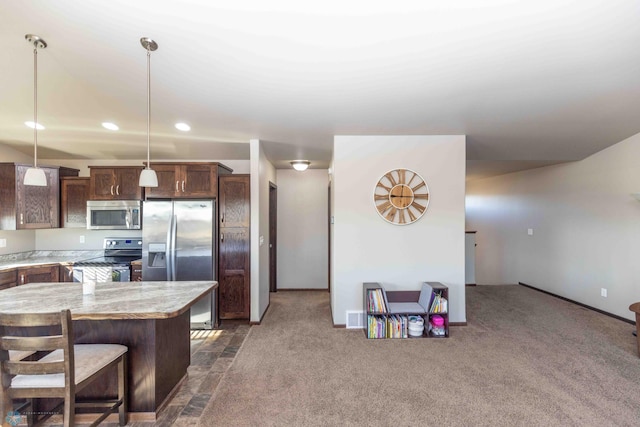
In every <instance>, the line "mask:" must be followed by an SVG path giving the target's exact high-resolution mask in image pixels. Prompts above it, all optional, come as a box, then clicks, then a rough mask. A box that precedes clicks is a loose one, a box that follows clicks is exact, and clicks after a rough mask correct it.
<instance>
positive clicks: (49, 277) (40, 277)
mask: <svg viewBox="0 0 640 427" xmlns="http://www.w3.org/2000/svg"><path fill="white" fill-rule="evenodd" d="M59 269H60V266H59V265H58V264H56V265H50V266H39V267H23V268H19V269H18V285H26V284H27V283H35V282H47V283H52V282H58V281H59V280H58V278H59V276H60V270H59Z"/></svg>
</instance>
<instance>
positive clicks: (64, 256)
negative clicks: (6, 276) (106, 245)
mask: <svg viewBox="0 0 640 427" xmlns="http://www.w3.org/2000/svg"><path fill="white" fill-rule="evenodd" d="M103 254H104V251H97V250H96V251H29V252H18V253H14V254H6V255H0V271H4V270H11V269H13V268H23V267H35V266H41V265H51V264H60V265H70V264H73V263H75V262H78V261H84V260H87V259H91V258H98V257H101V256H102V255H103Z"/></svg>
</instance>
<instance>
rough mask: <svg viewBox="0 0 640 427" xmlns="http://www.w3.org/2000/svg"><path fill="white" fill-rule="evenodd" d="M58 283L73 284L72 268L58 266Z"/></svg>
mask: <svg viewBox="0 0 640 427" xmlns="http://www.w3.org/2000/svg"><path fill="white" fill-rule="evenodd" d="M58 281H60V282H73V266H72V265H60V266H59V267H58Z"/></svg>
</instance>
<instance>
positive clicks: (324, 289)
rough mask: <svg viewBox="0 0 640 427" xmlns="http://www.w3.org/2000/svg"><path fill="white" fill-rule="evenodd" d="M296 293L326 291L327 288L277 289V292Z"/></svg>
mask: <svg viewBox="0 0 640 427" xmlns="http://www.w3.org/2000/svg"><path fill="white" fill-rule="evenodd" d="M280 291H285V292H298V291H327V288H284V289H283V288H278V292H280Z"/></svg>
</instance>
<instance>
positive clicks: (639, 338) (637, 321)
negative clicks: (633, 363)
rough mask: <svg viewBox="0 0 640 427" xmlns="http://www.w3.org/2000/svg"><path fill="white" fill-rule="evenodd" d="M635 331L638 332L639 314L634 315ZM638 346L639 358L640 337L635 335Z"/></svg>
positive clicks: (639, 329)
mask: <svg viewBox="0 0 640 427" xmlns="http://www.w3.org/2000/svg"><path fill="white" fill-rule="evenodd" d="M636 331H640V313H636ZM636 341H637V344H638V357H640V337H639V336H637V335H636Z"/></svg>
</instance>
